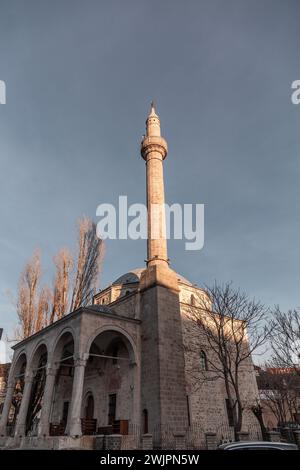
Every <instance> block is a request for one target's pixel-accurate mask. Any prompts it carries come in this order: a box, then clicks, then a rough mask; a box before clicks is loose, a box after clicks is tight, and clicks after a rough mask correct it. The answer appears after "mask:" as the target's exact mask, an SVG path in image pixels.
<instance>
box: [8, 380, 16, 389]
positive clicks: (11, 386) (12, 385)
mask: <svg viewBox="0 0 300 470" xmlns="http://www.w3.org/2000/svg"><path fill="white" fill-rule="evenodd" d="M15 385H16V380H15V379H11V380H9V381H8V382H7V384H6V390H8V389H9V388H15Z"/></svg>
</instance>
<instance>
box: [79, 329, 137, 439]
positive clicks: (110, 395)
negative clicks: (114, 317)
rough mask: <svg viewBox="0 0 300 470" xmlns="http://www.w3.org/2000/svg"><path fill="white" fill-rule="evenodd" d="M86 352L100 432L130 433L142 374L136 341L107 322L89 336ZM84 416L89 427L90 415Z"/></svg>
mask: <svg viewBox="0 0 300 470" xmlns="http://www.w3.org/2000/svg"><path fill="white" fill-rule="evenodd" d="M86 351H87V354H88V361H87V364H86V368H85V377H84V387H85V389H86V390H87V389H91V390H94V392H96V394H97V395H96V396H94V402H95V409H94V414H93V418H94V420H96V424H95V425H96V428H97V429H98V430H99V432H100V433H101V432H106V431H108V432H112V433H114V432H124V433H126V432H127V430H128V426H129V425H130V423H132V422H133V420H134V417H135V408H136V407H135V406H134V403H135V400H136V382H137V375H138V373H137V356H136V352H135V345H134V342H133V340H132V338H131V337H130V335H129V334H128V333H127V332H126V331H124V330H123V329H122V328H120V327H116V326H114V325H113V326H112V325H106V326H105V327H102V328H100V329H98V330H97V331H96V332H95V334H94V335H93V336H92V337H91V338H90V339H89V341H88V342H87V349H86ZM94 394H95V393H94ZM82 418H85V420H84V424H85V425H86V426H88V424H89V423H88V422H86V417H83V416H82ZM95 431H96V429H95ZM83 433H85V430H84V429H83Z"/></svg>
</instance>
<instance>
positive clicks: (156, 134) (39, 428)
mask: <svg viewBox="0 0 300 470" xmlns="http://www.w3.org/2000/svg"><path fill="white" fill-rule="evenodd" d="M167 151H168V147H167V142H166V140H165V139H164V138H163V137H162V136H161V126H160V119H159V116H158V115H157V113H156V110H155V107H154V105H152V106H151V110H150V114H149V116H148V117H147V121H146V135H145V137H144V138H143V140H142V143H141V156H142V158H143V159H144V160H145V162H146V182H147V183H146V187H147V208H148V240H147V260H146V267H144V268H138V269H132V270H130V271H128V272H127V273H126V274H124V275H122V276H120V277H119V278H118V279H116V280H115V281H114V282H113V283H112V284H111V285H110V286H108V287H107V288H105V289H103V290H101V292H99V293H97V294H96V295H95V297H94V301H93V304H92V305H90V306H87V307H82V308H79V309H78V310H76V311H73V312H71V313H69V314H68V315H66V316H65V317H63V318H62V319H60V320H58V321H56V322H55V323H53V324H51V325H50V326H48V327H46V328H44V329H43V330H41V331H39V332H38V333H36V334H34V335H33V336H31V337H29V338H27V339H25V340H23V341H21V342H19V343H18V344H16V345H15V346H14V348H13V349H14V356H13V360H12V366H11V368H10V374H9V378H8V386H7V393H6V398H5V402H4V406H3V411H2V415H1V421H0V441H1V443H2V445H8V446H10V447H18V448H20V447H25V448H26V446H30V447H31V448H32V447H37V448H46V447H48V448H63V447H67V448H70V447H72V446H73V447H76V448H93V447H95V442H96V440H97V439H98V438H99V436H107V437H108V438H110V441H109V442H112V444H111V445H112V446H114V445H116V444H114V442H116V441H114V436H115V437H116V438H118V439H119V441H118V442H120V439H121V440H122V439H123V440H124V442H125V441H126V439H127V441H126V442H127V446H128V447H129V448H138V447H139V446H140V442H141V436H144V437H145V438H146V437H147V436H148V437H149V436H151V439H152V442H153V441H154V444H153V445H156V446H157V447H159V446H160V445H162V444H161V442H162V436H166V435H168V436H171V437H170V439H173V438H175V437H176V436H177V438H180V436H181V438H182V439H188V436H190V435H191V434H189V433H190V432H191V429H195V428H197V429H198V431H199V432H198V434H197V435H198V437H199V442H198V444H197V443H196V444H195V446H196V447H197V446H198V447H201V446H202V444H203V436H204V435H205V433H206V432H210V431H216V432H217V429H218V427H220V425H221V423H223V424H224V426H225V424H226V426H228V427H230V416H229V415H228V407H227V406H226V399H227V395H226V390H225V386H224V383H223V382H222V380H217V381H210V380H207V382H204V384H203V386H201V387H196V388H194V387H193V385H192V383H191V380H190V377H189V372H188V369H189V368H188V364H189V363H190V362H191V360H193V361H194V362H195V363H196V364H197V367H199V370H200V369H201V370H202V372H203V373H204V374H207V376H208V377H209V374H210V371H209V368H208V367H207V357H208V356H209V355H210V350H209V348H208V347H207V346H206V345H205V344H199V348H198V346H197V348H196V349H195V351H193V353H192V356H193V357H192V358H191V353H190V352H187V350H186V348H185V345H186V344H188V343H189V341H190V330H189V322H188V321H187V318H188V313H189V312H190V310H191V309H197V308H199V305H200V300H201V299H202V298H203V296H204V295H206V294H205V292H204V291H203V290H202V289H200V288H199V287H197V286H196V285H195V284H192V283H191V282H190V281H188V280H187V279H185V278H184V277H183V276H181V275H180V274H178V273H177V272H175V271H174V270H172V269H171V268H170V266H169V259H168V254H167V240H166V237H165V230H164V229H165V215H164V213H163V211H162V212H161V213H160V214H159V220H158V224H159V226H160V228H161V231H160V235H159V236H156V237H153V236H152V227H151V210H152V209H151V208H152V207H153V205H160V206H162V205H163V204H164V202H165V201H164V179H163V162H164V159H165V158H166V156H167ZM16 388H18V390H17V392H18V393H17V394H16ZM241 393H242V395H243V400H244V402H245V403H248V404H249V403H254V402H255V400H256V397H257V396H258V391H257V385H256V379H255V373H254V368H253V364H252V361H251V359H249V362H248V363H247V366H246V367H245V369H244V370H243V375H242V377H241ZM16 396H17V399H18V400H19V401H18V414H17V416H15V417H14V420H13V423H12V421H11V419H10V415H11V408H12V400H16ZM250 422H251V413H250V412H249V414H247V413H246V415H245V419H244V423H245V426H247V425H248V423H250ZM130 436H134V437H135V438H136V436H138V440H134V439H133V440H131V441H130V440H129V438H130ZM174 436H175V437H174ZM98 441H99V439H98ZM98 441H97V442H98ZM128 442H130V444H128ZM185 443H186V445H187V441H186V440H185ZM168 445H169V446H170V447H171V445H172V444H170V442H169V444H168ZM106 448H108V446H107V447H106Z"/></svg>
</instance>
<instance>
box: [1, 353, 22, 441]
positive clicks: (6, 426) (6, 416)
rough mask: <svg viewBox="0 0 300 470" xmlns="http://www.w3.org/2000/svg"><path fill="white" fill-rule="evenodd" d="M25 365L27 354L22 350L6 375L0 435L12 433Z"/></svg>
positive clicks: (18, 409)
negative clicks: (6, 381)
mask: <svg viewBox="0 0 300 470" xmlns="http://www.w3.org/2000/svg"><path fill="white" fill-rule="evenodd" d="M26 367H27V356H26V353H25V351H24V350H22V351H21V352H20V353H19V354H18V356H17V357H16V359H15V361H14V362H13V364H12V366H11V370H10V373H9V377H8V384H7V390H6V396H5V402H4V406H3V410H2V414H1V421H0V435H1V436H6V435H7V434H8V435H10V436H13V435H14V432H15V426H16V422H17V418H18V414H19V411H20V406H21V403H22V398H23V393H24V386H25V373H26Z"/></svg>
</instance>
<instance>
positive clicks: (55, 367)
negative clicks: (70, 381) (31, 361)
mask: <svg viewBox="0 0 300 470" xmlns="http://www.w3.org/2000/svg"><path fill="white" fill-rule="evenodd" d="M58 369H59V365H57V364H55V365H54V364H49V365H48V366H47V367H46V375H56V373H57V371H58Z"/></svg>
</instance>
